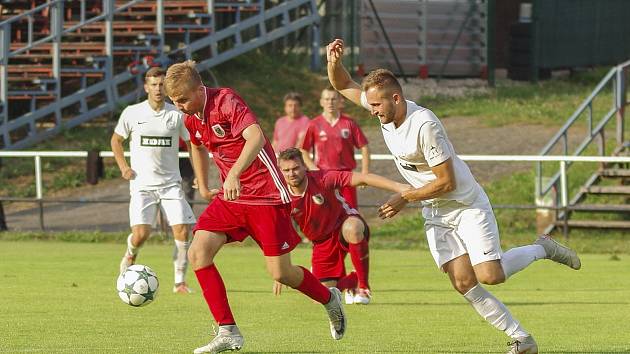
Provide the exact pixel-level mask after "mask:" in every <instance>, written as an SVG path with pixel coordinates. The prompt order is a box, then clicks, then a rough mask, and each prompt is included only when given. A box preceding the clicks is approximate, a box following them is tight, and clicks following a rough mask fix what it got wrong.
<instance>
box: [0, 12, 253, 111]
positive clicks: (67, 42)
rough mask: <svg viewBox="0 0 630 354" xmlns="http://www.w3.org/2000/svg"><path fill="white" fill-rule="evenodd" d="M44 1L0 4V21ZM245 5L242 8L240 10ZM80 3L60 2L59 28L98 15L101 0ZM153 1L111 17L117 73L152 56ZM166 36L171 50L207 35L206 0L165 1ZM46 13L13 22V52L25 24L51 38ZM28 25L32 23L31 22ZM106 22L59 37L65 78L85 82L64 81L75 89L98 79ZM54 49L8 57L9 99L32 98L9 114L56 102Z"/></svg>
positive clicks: (22, 40) (21, 42)
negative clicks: (49, 101)
mask: <svg viewBox="0 0 630 354" xmlns="http://www.w3.org/2000/svg"><path fill="white" fill-rule="evenodd" d="M44 3H46V0H30V1H11V0H0V22H1V21H4V20H7V19H9V18H11V17H14V16H17V15H20V14H23V13H25V12H27V11H29V10H32V9H34V8H36V7H37V6H40V5H42V4H44ZM127 3H128V1H127V0H117V1H116V2H115V6H116V7H117V8H118V7H121V6H123V5H125V4H127ZM221 3H222V4H220V5H221V6H219V7H218V8H217V9H216V11H217V12H222V13H234V12H235V11H244V12H247V11H250V12H253V11H258V7H257V5H256V2H254V4H250V2H248V1H223V2H221ZM240 5H244V6H240ZM81 6H82V5H81V2H80V1H68V2H65V3H64V12H63V13H64V15H63V17H64V21H63V28H64V29H66V30H67V29H70V28H75V27H77V26H78V25H79V24H81V23H82V22H81V21H82V20H88V19H90V18H93V17H95V16H99V15H101V14H102V11H103V9H102V2H101V1H85V2H84V4H83V7H84V8H83V9H82V8H81ZM156 6H157V3H156V1H144V2H140V3H138V4H135V5H133V6H131V7H129V8H127V9H126V10H124V11H121V12H118V13H116V14H115V16H114V21H113V23H112V26H113V36H114V46H113V54H114V59H113V63H114V65H115V71H120V70H124V69H125V68H132V67H133V66H134V65H135V64H136V63H138V62H139V61H141V60H142V58H143V57H145V56H152V55H156V53H157V52H158V48H156V46H157V44H158V43H159V38H158V37H157V36H156V35H155V28H156V27H155V23H156V13H157V9H156ZM163 12H164V19H165V26H164V32H165V35H166V36H165V37H166V44H167V45H170V46H171V47H173V48H177V47H181V46H182V45H186V44H188V43H190V41H192V40H194V39H196V38H199V36H204V35H208V34H210V33H211V31H212V26H211V25H212V23H211V18H210V16H209V15H208V2H207V1H206V0H179V1H178V0H169V1H164V9H163ZM49 21H50V14H49V11H47V10H46V11H41V12H37V13H35V14H33V16H31V17H30V19H29V18H28V17H25V18H24V19H20V20H19V21H16V22H14V23H12V27H11V32H12V35H11V45H10V48H11V50H12V51H14V50H16V49H20V48H24V47H25V46H27V45H28V40H29V38H28V37H29V26H32V29H33V30H32V32H31V39H32V40H33V41H35V40H37V39H38V38H41V37H44V36H47V35H49V34H50V22H49ZM29 22H31V23H30V24H29ZM105 33H106V29H105V22H104V21H96V22H93V23H88V24H83V25H81V26H80V27H78V28H76V29H75V30H73V31H71V32H67V33H65V34H64V35H63V37H62V41H61V44H60V52H61V62H62V69H61V72H60V76H61V78H63V79H66V78H67V79H71V78H81V79H83V80H74V82H73V81H64V85H65V84H66V82H68V83H69V84H74V85H77V89H78V88H80V87H81V86H82V85H85V79H102V78H103V77H104V73H105V71H104V70H103V69H102V65H103V61H102V60H99V58H103V57H104V56H105V54H106V48H105ZM52 50H53V45H52V43H50V42H47V43H42V44H39V45H37V46H35V47H33V48H30V49H28V50H26V51H24V52H22V53H20V54H18V55H14V56H12V57H11V59H10V62H9V67H8V84H9V87H8V98H9V100H10V101H11V100H16V101H24V100H30V101H31V104H29V105H28V107H26V106H23V107H22V110H21V111H13V112H12V114H11V115H12V116H14V115H21V114H23V113H25V112H26V111H27V110H28V109H32V108H33V106H35V105H36V103H37V102H41V101H46V100H53V99H55V89H54V87H53V86H54V85H49V84H47V83H48V82H54V80H53V68H52V60H53V59H52V54H51V53H52Z"/></svg>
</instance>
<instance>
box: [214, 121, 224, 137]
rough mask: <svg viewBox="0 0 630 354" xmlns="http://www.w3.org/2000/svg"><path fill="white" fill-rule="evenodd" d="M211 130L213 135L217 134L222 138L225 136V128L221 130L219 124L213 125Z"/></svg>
mask: <svg viewBox="0 0 630 354" xmlns="http://www.w3.org/2000/svg"><path fill="white" fill-rule="evenodd" d="M212 131H213V132H214V135H216V136H218V137H219V138H223V137H224V136H225V130H223V127H222V126H221V125H220V124H215V125H213V126H212Z"/></svg>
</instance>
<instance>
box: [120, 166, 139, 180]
mask: <svg viewBox="0 0 630 354" xmlns="http://www.w3.org/2000/svg"><path fill="white" fill-rule="evenodd" d="M121 174H122V178H124V179H126V180H127V181H131V180H132V179H134V178H136V171H134V170H132V169H131V167H127V168H126V169H124V170H123V171H122V172H121Z"/></svg>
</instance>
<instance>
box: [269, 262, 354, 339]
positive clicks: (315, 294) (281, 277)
mask: <svg viewBox="0 0 630 354" xmlns="http://www.w3.org/2000/svg"><path fill="white" fill-rule="evenodd" d="M265 259H266V261H267V271H268V272H269V274H270V275H271V277H272V278H273V279H274V280H275V281H277V282H279V283H282V284H284V285H287V286H290V287H292V288H294V289H296V290H299V291H300V292H302V293H303V294H304V295H306V296H308V297H310V298H311V299H313V300H315V301H317V302H319V303H320V304H322V305H324V307H325V308H326V312H327V313H328V319H329V324H330V333H331V335H332V337H333V339H336V340H339V339H341V338H342V337H343V335H344V333H345V331H346V314H345V312H344V309H343V305H342V304H341V292H339V289H337V288H335V287H332V288H326V287H325V286H324V285H322V284H321V283H320V282H319V280H317V278H315V276H314V275H313V274H312V273H311V272H309V271H308V270H307V269H305V268H303V267H300V266H294V265H293V264H291V254H290V253H285V254H283V255H280V256H266V257H265Z"/></svg>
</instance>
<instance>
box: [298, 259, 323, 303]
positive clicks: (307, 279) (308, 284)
mask: <svg viewBox="0 0 630 354" xmlns="http://www.w3.org/2000/svg"><path fill="white" fill-rule="evenodd" d="M300 268H302V272H303V273H304V279H302V283H301V284H300V285H299V286H298V287H297V288H295V289H296V290H299V291H301V292H302V293H303V294H304V295H306V296H308V297H310V298H311V299H313V300H315V301H317V302H319V303H320V304H322V305H323V304H327V303H328V301H330V290H328V288H327V287H325V286H324V285H322V283H320V282H319V280H317V278H315V276H314V275H313V273H311V272H309V271H308V270H306V269H305V268H304V267H300Z"/></svg>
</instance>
